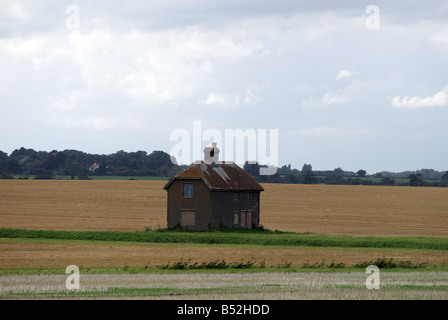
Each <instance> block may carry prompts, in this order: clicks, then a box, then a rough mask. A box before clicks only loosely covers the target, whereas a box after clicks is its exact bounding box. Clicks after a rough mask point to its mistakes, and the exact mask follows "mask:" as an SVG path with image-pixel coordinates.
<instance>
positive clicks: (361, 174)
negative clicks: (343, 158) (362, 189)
mask: <svg viewBox="0 0 448 320" xmlns="http://www.w3.org/2000/svg"><path fill="white" fill-rule="evenodd" d="M356 175H357V176H358V177H361V178H364V177H365V176H366V175H367V171H366V170H363V169H360V170H358V172H356Z"/></svg>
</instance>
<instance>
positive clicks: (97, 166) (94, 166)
mask: <svg viewBox="0 0 448 320" xmlns="http://www.w3.org/2000/svg"><path fill="white" fill-rule="evenodd" d="M99 167H100V165H99V164H98V163H96V162H95V163H94V164H92V165H91V166H90V167H89V171H92V172H95V170H96V169H98V168H99Z"/></svg>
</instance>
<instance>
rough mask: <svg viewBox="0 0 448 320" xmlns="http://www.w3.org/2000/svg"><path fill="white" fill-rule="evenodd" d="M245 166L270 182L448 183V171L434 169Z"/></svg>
mask: <svg viewBox="0 0 448 320" xmlns="http://www.w3.org/2000/svg"><path fill="white" fill-rule="evenodd" d="M243 168H244V170H246V171H247V172H248V173H250V174H251V175H252V176H253V177H254V178H255V179H257V181H259V182H266V183H297V184H338V185H386V186H395V185H397V186H432V187H448V171H446V172H439V171H435V170H433V169H421V170H417V171H405V172H399V173H393V172H386V171H384V172H378V173H375V174H373V175H368V174H367V171H366V170H363V169H360V170H358V171H357V172H352V171H344V170H342V169H341V168H336V169H334V170H325V171H317V170H316V171H314V170H313V168H312V166H311V164H304V165H303V167H302V169H301V170H298V169H292V168H291V165H290V164H289V165H284V166H282V167H280V168H278V170H277V173H276V174H273V175H260V174H259V172H260V165H258V164H257V163H255V164H249V163H248V162H246V163H245V164H244V167H243Z"/></svg>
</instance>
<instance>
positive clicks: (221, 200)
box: [210, 191, 260, 229]
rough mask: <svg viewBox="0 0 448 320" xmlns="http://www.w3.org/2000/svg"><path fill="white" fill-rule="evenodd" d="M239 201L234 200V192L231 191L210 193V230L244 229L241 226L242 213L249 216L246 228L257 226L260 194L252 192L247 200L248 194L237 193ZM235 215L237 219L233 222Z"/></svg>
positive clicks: (242, 225)
mask: <svg viewBox="0 0 448 320" xmlns="http://www.w3.org/2000/svg"><path fill="white" fill-rule="evenodd" d="M238 193H239V199H238V200H236V199H235V192H232V191H221V192H217V191H212V192H211V201H212V203H211V220H210V227H211V228H219V227H223V226H225V227H234V228H241V227H244V220H243V224H242V218H241V217H242V216H241V212H242V211H248V212H249V214H251V217H250V220H249V222H251V223H250V225H249V226H248V228H250V229H251V228H252V227H253V226H258V225H259V223H260V192H252V195H253V198H252V199H250V198H249V192H238ZM235 214H237V216H238V217H237V219H236V220H235ZM243 219H244V218H243Z"/></svg>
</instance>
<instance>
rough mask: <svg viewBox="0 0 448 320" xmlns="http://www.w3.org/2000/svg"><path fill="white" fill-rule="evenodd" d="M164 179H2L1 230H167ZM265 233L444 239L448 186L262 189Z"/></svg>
mask: <svg viewBox="0 0 448 320" xmlns="http://www.w3.org/2000/svg"><path fill="white" fill-rule="evenodd" d="M165 183H166V182H165V181H139V180H132V181H98V180H97V181H93V180H91V181H66V180H62V181H34V180H3V181H0V227H2V228H23V229H39V230H117V231H143V230H144V229H145V227H148V228H150V229H156V228H165V227H166V192H165V191H164V190H163V186H164V184H165ZM263 187H264V189H265V191H264V192H262V194H261V204H260V205H261V219H260V220H261V224H262V225H263V226H264V227H265V228H268V229H271V230H275V229H278V230H282V231H293V232H300V233H304V232H311V233H318V234H335V235H351V236H410V237H447V236H448V188H430V187H402V186H400V187H386V186H331V185H287V184H264V185H263Z"/></svg>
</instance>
